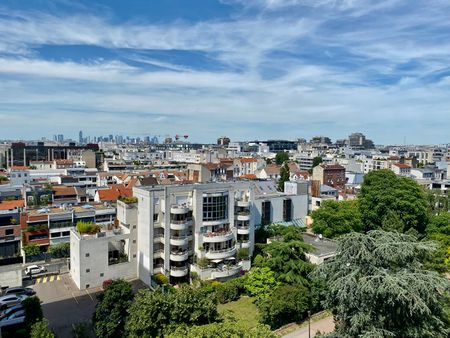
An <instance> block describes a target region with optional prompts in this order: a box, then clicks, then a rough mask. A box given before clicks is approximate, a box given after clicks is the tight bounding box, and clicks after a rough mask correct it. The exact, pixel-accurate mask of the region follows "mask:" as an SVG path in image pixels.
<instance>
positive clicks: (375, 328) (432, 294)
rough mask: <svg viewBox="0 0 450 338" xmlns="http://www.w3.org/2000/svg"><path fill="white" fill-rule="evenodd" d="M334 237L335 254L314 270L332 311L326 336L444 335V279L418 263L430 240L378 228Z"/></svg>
mask: <svg viewBox="0 0 450 338" xmlns="http://www.w3.org/2000/svg"><path fill="white" fill-rule="evenodd" d="M338 241H339V247H338V255H337V256H336V257H335V258H334V259H332V260H329V261H326V262H325V263H324V264H323V265H321V266H320V267H319V268H318V269H317V270H316V272H315V274H317V275H319V276H321V277H323V278H325V279H326V280H327V282H328V287H329V292H327V296H326V302H325V303H326V305H327V307H328V308H330V309H331V310H332V311H333V314H334V315H335V323H336V329H335V333H333V334H330V335H327V337H411V338H419V337H420V338H427V337H429V338H431V337H433V338H441V337H442V338H444V337H448V335H449V334H450V330H449V328H450V325H449V324H450V323H449V322H448V315H447V314H446V313H445V311H444V302H445V298H444V293H445V292H448V290H449V287H450V281H449V280H447V279H446V278H444V277H442V276H441V275H439V274H438V273H436V272H432V271H427V270H425V269H424V268H423V266H422V263H421V261H422V260H423V258H424V257H425V255H426V253H427V252H429V251H431V250H433V249H434V247H433V246H432V245H431V244H430V243H427V242H417V241H416V239H415V238H414V237H412V236H409V235H405V234H401V233H396V232H384V231H381V230H375V231H370V232H369V233H368V234H360V233H350V234H348V235H345V236H342V237H341V238H339V239H338Z"/></svg>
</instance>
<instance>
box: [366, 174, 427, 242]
mask: <svg viewBox="0 0 450 338" xmlns="http://www.w3.org/2000/svg"><path fill="white" fill-rule="evenodd" d="M359 210H360V212H361V218H362V221H363V224H364V226H365V230H366V231H369V230H373V229H380V228H382V225H383V224H382V223H383V217H382V216H383V215H386V214H387V213H388V212H389V211H394V212H396V213H397V214H398V216H399V217H400V219H401V221H402V222H403V224H404V227H403V232H406V231H407V230H409V229H411V228H413V229H415V230H417V231H418V232H419V233H420V234H423V233H424V232H425V228H426V225H427V223H428V202H427V197H426V194H425V191H424V190H423V189H422V188H421V187H420V186H419V185H418V184H417V183H416V182H415V181H414V180H412V179H410V178H406V177H398V176H397V175H395V174H394V173H393V172H392V171H390V170H385V169H384V170H375V171H372V172H370V173H368V174H367V175H366V176H365V177H364V182H363V184H362V186H361V193H360V195H359Z"/></svg>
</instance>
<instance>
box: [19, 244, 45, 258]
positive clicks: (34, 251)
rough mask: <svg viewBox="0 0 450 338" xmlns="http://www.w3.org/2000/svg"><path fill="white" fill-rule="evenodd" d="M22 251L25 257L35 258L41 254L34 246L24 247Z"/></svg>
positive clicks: (37, 247) (36, 246)
mask: <svg viewBox="0 0 450 338" xmlns="http://www.w3.org/2000/svg"><path fill="white" fill-rule="evenodd" d="M22 249H23V252H25V256H36V255H39V254H40V253H41V249H40V248H39V246H38V245H36V244H30V245H25V246H24V247H23V248H22Z"/></svg>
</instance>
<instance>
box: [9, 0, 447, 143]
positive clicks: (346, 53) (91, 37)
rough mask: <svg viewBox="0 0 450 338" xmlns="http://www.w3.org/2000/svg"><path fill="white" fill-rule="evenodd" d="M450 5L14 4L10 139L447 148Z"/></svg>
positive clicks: (11, 15) (11, 5)
mask: <svg viewBox="0 0 450 338" xmlns="http://www.w3.org/2000/svg"><path fill="white" fill-rule="evenodd" d="M196 4H198V6H196ZM449 6H450V5H449V4H446V3H444V2H432V3H430V2H425V1H418V2H415V3H414V4H411V3H410V2H408V1H382V2H378V1H325V0H324V1H273V0H271V1H262V0H258V1H257V0H255V1H245V2H244V1H237V0H232V1H218V2H213V1H211V2H207V3H206V4H205V3H203V2H202V3H200V2H196V1H194V2H193V3H191V4H183V3H181V2H177V1H174V0H172V1H166V2H164V3H162V2H157V3H156V2H142V1H136V2H132V3H130V4H127V6H124V5H122V4H120V3H111V2H109V1H108V2H107V1H98V2H96V3H95V4H92V3H91V2H87V1H78V2H71V1H64V2H53V1H39V2H27V3H26V4H21V3H18V2H15V1H4V2H3V3H2V5H1V6H0V14H1V15H0V79H1V83H2V84H1V86H0V118H1V120H2V121H7V122H6V123H1V124H0V135H2V138H25V137H32V138H38V137H40V136H41V135H42V134H43V133H44V134H49V135H51V134H52V131H51V129H53V127H52V125H53V124H54V123H56V122H57V123H58V125H59V129H60V132H61V133H63V134H74V133H76V131H75V130H73V126H74V125H77V126H78V127H77V129H79V128H83V129H85V130H86V132H88V133H90V134H92V135H94V134H96V135H98V134H102V133H103V131H104V130H110V131H111V132H112V133H114V134H118V133H126V134H129V135H138V134H147V133H148V130H155V131H158V132H153V133H155V134H161V132H159V131H160V130H164V133H167V134H171V135H175V134H178V133H182V134H185V133H186V134H189V135H192V138H193V139H196V140H198V141H199V142H205V141H207V140H210V139H214V138H215V137H216V136H217V135H220V134H223V133H226V134H227V135H228V136H229V137H231V138H232V139H241V138H245V139H255V138H258V137H260V135H265V136H266V137H267V138H275V139H276V138H286V139H293V138H295V137H297V135H305V136H306V137H312V136H313V134H318V135H329V136H330V137H332V138H338V137H339V135H341V134H344V135H345V134H349V133H351V132H352V131H354V130H360V131H361V132H363V133H365V134H367V135H372V137H373V138H374V139H376V140H377V141H378V142H377V143H384V144H386V143H390V144H393V143H403V140H404V138H405V137H406V139H407V140H411V142H413V143H427V144H428V143H445V142H448V132H447V131H448V129H449V127H450V119H449V118H448V117H449V108H448V107H449V106H450V105H449V103H450V98H449V97H448V90H449V81H448V79H449V77H448V75H449V72H448V61H449V54H448V52H447V51H448V50H449V48H450V45H449V42H448V41H446V39H442V38H441V37H442V36H447V35H448V34H449V32H450V27H449V23H448V20H447V19H448V18H447V16H446V15H445V13H448V10H449ZM193 8H195V10H193ZM174 9H175V10H174ZM49 121H51V123H48V122H49ZM37 125H39V128H36V126H37ZM311 130H313V131H314V133H313V134H311V135H309V133H311ZM224 131H225V132H224ZM407 143H409V142H407Z"/></svg>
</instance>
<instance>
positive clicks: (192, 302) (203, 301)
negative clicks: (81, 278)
mask: <svg viewBox="0 0 450 338" xmlns="http://www.w3.org/2000/svg"><path fill="white" fill-rule="evenodd" d="M128 313H129V316H128V318H127V322H126V326H125V328H126V331H127V333H128V335H129V337H159V336H161V335H163V334H164V333H165V332H167V331H173V329H174V328H175V327H176V326H179V325H182V324H186V325H204V324H209V323H212V322H214V321H216V320H217V319H218V318H219V314H218V312H217V303H216V300H215V298H214V297H211V296H210V295H209V294H208V293H206V292H204V291H203V290H202V289H198V288H194V287H191V286H183V287H181V288H180V289H178V290H171V291H169V292H167V293H163V292H162V291H161V289H157V290H155V291H150V290H140V291H139V292H138V293H137V294H136V296H135V299H134V302H133V303H132V305H131V306H130V307H129V309H128Z"/></svg>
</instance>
